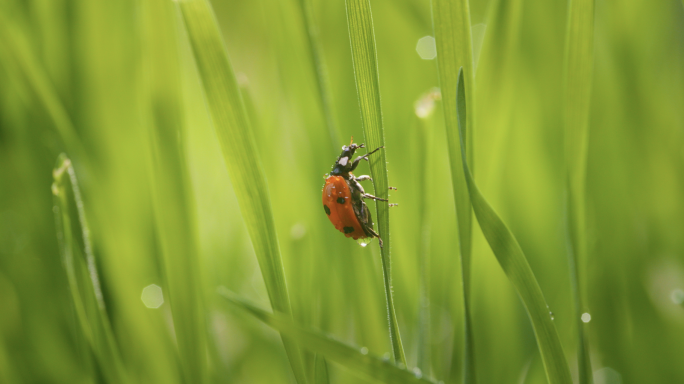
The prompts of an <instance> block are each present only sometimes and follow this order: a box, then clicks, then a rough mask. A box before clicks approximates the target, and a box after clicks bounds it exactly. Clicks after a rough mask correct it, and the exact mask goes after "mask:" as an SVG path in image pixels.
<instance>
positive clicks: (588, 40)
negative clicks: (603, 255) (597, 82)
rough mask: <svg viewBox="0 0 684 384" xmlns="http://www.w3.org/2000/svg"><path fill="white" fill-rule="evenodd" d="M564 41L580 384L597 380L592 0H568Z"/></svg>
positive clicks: (568, 194)
mask: <svg viewBox="0 0 684 384" xmlns="http://www.w3.org/2000/svg"><path fill="white" fill-rule="evenodd" d="M568 8H569V11H568V25H567V31H566V42H565V44H566V46H565V68H564V69H565V78H564V91H565V95H564V97H565V105H564V107H565V116H564V117H565V166H566V176H567V179H566V182H567V184H566V199H567V205H566V211H567V212H566V220H567V223H566V226H567V232H568V243H569V246H568V259H569V262H570V271H571V279H572V291H573V296H574V301H575V303H574V304H575V308H574V312H575V313H574V320H575V324H576V325H577V338H578V346H577V361H578V365H579V382H580V384H590V383H592V382H593V378H592V370H591V361H590V356H589V342H588V340H587V334H586V330H585V327H586V325H585V324H584V322H582V320H581V316H582V313H584V312H585V311H586V308H585V304H584V302H585V297H586V293H585V292H584V271H585V270H586V258H587V246H586V223H585V222H586V218H585V213H586V212H585V211H586V204H585V194H586V170H587V141H588V136H589V108H590V100H591V86H592V71H593V66H594V53H593V50H594V1H593V0H570V2H569V5H568Z"/></svg>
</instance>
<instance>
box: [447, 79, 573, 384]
mask: <svg viewBox="0 0 684 384" xmlns="http://www.w3.org/2000/svg"><path fill="white" fill-rule="evenodd" d="M458 80H459V81H458V93H457V97H456V109H457V111H458V123H459V124H458V127H459V131H458V132H459V135H460V141H461V146H462V147H463V145H464V144H463V140H464V137H463V128H462V127H463V126H465V121H466V94H465V87H464V84H463V82H464V79H463V71H460V72H459V79H458ZM461 157H462V160H463V172H464V174H465V177H466V182H467V184H468V193H469V194H470V199H471V202H472V204H473V211H474V212H475V217H477V221H478V223H479V224H480V228H482V233H483V234H484V236H485V238H486V239H487V242H488V243H489V246H490V247H491V249H492V251H493V252H494V255H496V258H497V260H498V261H499V264H500V265H501V268H502V269H503V270H504V272H505V273H506V275H507V276H508V279H509V280H510V281H511V283H512V284H513V286H514V287H515V289H516V291H517V292H518V295H519V296H520V298H521V299H522V302H523V304H524V305H525V309H527V313H528V315H529V316H530V321H531V322H532V328H533V329H534V334H535V336H536V338H537V345H538V347H539V352H540V353H541V356H542V360H543V362H544V368H545V369H546V376H547V378H548V380H549V383H550V384H561V383H562V384H571V383H572V379H571V377H570V371H569V369H568V363H567V361H566V360H565V355H564V354H563V347H562V346H561V344H560V339H559V338H558V332H557V331H556V327H555V325H554V324H553V320H552V319H551V316H550V314H549V307H548V305H547V304H546V300H545V299H544V295H543V294H542V291H541V288H540V287H539V283H537V279H536V278H535V277H534V273H533V272H532V268H530V265H529V264H528V263H527V259H526V258H525V254H524V253H523V251H522V248H520V245H519V244H518V241H517V240H516V239H515V237H514V236H513V234H512V233H511V231H510V230H509V229H508V227H506V224H505V223H504V222H503V221H502V220H501V219H500V218H499V216H498V215H497V214H496V212H494V210H493V209H492V207H491V206H490V205H489V203H487V201H486V200H485V199H484V197H483V196H482V195H481V194H480V191H479V189H478V188H477V185H476V184H475V181H474V180H473V177H472V175H471V174H470V170H469V169H468V162H467V161H466V157H465V156H464V155H463V153H462V154H461Z"/></svg>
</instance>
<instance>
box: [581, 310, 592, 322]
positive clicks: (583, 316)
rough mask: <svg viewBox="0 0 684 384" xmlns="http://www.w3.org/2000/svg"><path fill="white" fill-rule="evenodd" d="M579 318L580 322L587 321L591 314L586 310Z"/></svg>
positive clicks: (589, 319)
mask: <svg viewBox="0 0 684 384" xmlns="http://www.w3.org/2000/svg"><path fill="white" fill-rule="evenodd" d="M581 319H582V322H583V323H588V322H590V321H591V315H590V314H589V313H587V312H584V313H583V314H582V317H581Z"/></svg>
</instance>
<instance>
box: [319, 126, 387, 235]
mask: <svg viewBox="0 0 684 384" xmlns="http://www.w3.org/2000/svg"><path fill="white" fill-rule="evenodd" d="M359 148H365V145H363V144H361V145H356V144H354V138H353V137H352V141H351V143H350V144H349V146H347V145H345V146H343V147H342V153H341V154H340V156H339V157H338V158H337V161H336V162H335V164H334V165H333V169H332V171H331V172H330V174H329V175H328V177H327V178H326V179H325V186H324V187H323V209H324V210H325V213H326V214H327V215H328V219H330V222H331V223H332V224H333V225H334V226H335V228H336V229H337V230H338V231H340V232H342V233H344V235H345V236H346V237H351V238H353V239H354V240H358V239H365V238H373V237H377V238H378V241H379V243H380V247H382V239H381V238H380V235H378V233H377V232H375V230H373V221H372V219H371V214H370V210H369V209H368V206H366V203H365V202H364V201H363V199H373V200H377V201H387V200H386V199H381V198H379V197H375V196H373V195H371V194H368V193H366V191H364V190H363V187H362V186H361V184H360V183H359V182H360V181H364V180H371V178H370V176H368V175H363V176H354V175H353V174H352V171H353V170H355V169H356V167H357V166H358V165H359V162H360V161H361V160H366V161H368V156H370V155H372V154H373V153H375V152H377V151H378V150H380V149H381V148H383V147H379V148H376V149H374V150H372V151H370V152H368V153H366V154H365V155H363V156H359V157H357V158H356V159H354V161H352V160H351V159H352V156H354V151H356V150H357V149H359ZM392 189H395V188H392ZM391 205H395V204H391Z"/></svg>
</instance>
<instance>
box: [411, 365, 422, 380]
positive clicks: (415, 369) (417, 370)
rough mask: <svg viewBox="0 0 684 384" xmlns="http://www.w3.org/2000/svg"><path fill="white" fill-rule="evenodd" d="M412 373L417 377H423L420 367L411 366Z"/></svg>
mask: <svg viewBox="0 0 684 384" xmlns="http://www.w3.org/2000/svg"><path fill="white" fill-rule="evenodd" d="M413 375H414V376H415V377H416V378H417V379H420V378H421V377H423V372H422V371H421V370H420V368H418V367H414V368H413Z"/></svg>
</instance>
